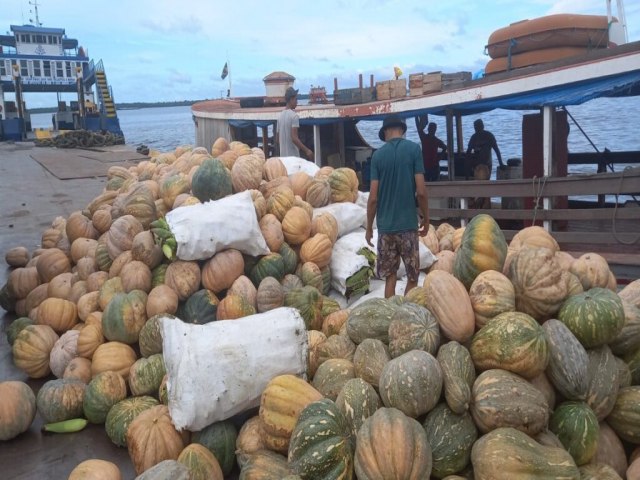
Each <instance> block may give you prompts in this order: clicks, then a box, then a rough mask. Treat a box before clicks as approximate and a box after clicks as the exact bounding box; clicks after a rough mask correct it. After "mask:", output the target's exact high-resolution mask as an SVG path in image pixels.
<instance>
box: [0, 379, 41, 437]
mask: <svg viewBox="0 0 640 480" xmlns="http://www.w3.org/2000/svg"><path fill="white" fill-rule="evenodd" d="M0 398H2V402H0V441H4V440H11V439H12V438H14V437H17V436H18V435H20V434H21V433H23V432H26V431H27V430H29V427H30V426H31V423H32V422H33V419H34V418H35V416H36V397H35V395H34V394H33V390H31V387H29V385H27V384H26V383H24V382H18V381H6V382H0Z"/></svg>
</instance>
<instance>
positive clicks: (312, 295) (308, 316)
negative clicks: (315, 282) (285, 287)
mask: <svg viewBox="0 0 640 480" xmlns="http://www.w3.org/2000/svg"><path fill="white" fill-rule="evenodd" d="M284 305H285V307H293V308H297V309H298V311H299V312H300V315H301V316H302V318H303V319H304V323H305V325H306V327H307V330H320V329H321V328H322V294H321V293H320V292H319V291H318V289H317V288H315V287H312V286H310V285H308V286H306V287H302V288H294V289H293V290H291V291H290V292H287V293H286V294H285V296H284Z"/></svg>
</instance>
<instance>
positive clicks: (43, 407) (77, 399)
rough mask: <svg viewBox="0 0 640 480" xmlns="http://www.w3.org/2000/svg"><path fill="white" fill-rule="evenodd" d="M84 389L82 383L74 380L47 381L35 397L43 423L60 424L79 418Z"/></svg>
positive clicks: (84, 386)
mask: <svg viewBox="0 0 640 480" xmlns="http://www.w3.org/2000/svg"><path fill="white" fill-rule="evenodd" d="M85 388H86V385H85V384H84V382H82V381H81V380H77V379H75V378H74V379H64V378H59V379H56V380H49V381H48V382H46V383H45V384H44V385H42V387H41V388H40V390H39V391H38V395H37V397H36V405H37V406H38V413H40V416H41V417H42V419H43V420H44V422H45V423H54V422H62V421H63V420H69V419H71V418H78V417H81V416H82V399H83V396H84V389H85Z"/></svg>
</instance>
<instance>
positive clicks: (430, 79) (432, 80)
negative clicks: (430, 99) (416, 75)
mask: <svg viewBox="0 0 640 480" xmlns="http://www.w3.org/2000/svg"><path fill="white" fill-rule="evenodd" d="M440 90H442V73H441V72H430V73H425V74H424V75H423V76H422V93H432V92H439V91H440Z"/></svg>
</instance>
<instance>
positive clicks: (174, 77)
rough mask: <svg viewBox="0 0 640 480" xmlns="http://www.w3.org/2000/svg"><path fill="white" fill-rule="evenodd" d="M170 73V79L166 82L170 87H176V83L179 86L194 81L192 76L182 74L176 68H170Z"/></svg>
mask: <svg viewBox="0 0 640 480" xmlns="http://www.w3.org/2000/svg"><path fill="white" fill-rule="evenodd" d="M168 71H169V77H168V79H167V82H166V84H168V85H174V84H176V83H179V84H184V83H191V81H192V79H191V76H190V75H187V74H185V73H183V72H180V71H178V70H176V69H174V68H169V69H168Z"/></svg>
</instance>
